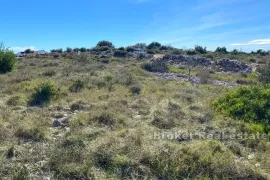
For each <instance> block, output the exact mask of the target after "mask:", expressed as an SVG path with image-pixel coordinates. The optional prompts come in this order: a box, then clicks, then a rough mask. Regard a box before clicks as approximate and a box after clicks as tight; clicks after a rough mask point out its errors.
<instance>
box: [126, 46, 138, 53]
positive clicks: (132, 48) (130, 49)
mask: <svg viewBox="0 0 270 180" xmlns="http://www.w3.org/2000/svg"><path fill="white" fill-rule="evenodd" d="M135 50H136V48H135V47H133V46H128V47H127V52H133V51H135Z"/></svg>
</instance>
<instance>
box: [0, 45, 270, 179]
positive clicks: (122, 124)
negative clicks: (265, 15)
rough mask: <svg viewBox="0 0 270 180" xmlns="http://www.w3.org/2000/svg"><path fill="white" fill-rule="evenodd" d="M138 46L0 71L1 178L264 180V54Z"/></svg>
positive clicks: (269, 147)
mask: <svg viewBox="0 0 270 180" xmlns="http://www.w3.org/2000/svg"><path fill="white" fill-rule="evenodd" d="M136 48H138V47H133V46H130V47H128V48H118V49H116V48H115V47H114V46H112V45H110V44H108V42H104V41H101V42H100V43H99V44H98V45H97V46H96V47H95V48H93V49H89V50H88V49H80V50H76V51H74V50H75V49H67V51H63V50H62V51H60V50H53V51H52V52H51V53H49V54H45V55H33V54H28V55H27V56H25V57H21V58H18V62H17V65H16V66H15V68H14V69H12V70H10V72H5V73H4V72H2V73H1V74H0V140H1V141H0V154H1V156H0V179H184V178H186V179H269V178H270V158H269V154H270V144H269V135H270V133H269V132H270V128H269V117H270V116H268V115H270V112H269V99H268V100H267V98H268V97H269V96H268V95H269V93H270V91H269V86H268V85H267V80H266V82H265V81H263V80H265V79H267V77H266V78H263V77H262V76H260V77H261V78H263V80H261V79H260V78H259V77H258V74H259V73H262V71H258V69H260V68H262V67H267V66H268V65H267V64H268V63H269V60H270V55H269V52H264V51H263V52H262V51H258V52H253V53H244V52H238V51H237V52H236V51H233V52H227V50H225V51H226V52H225V51H224V49H222V48H220V49H217V50H216V51H215V52H211V51H206V49H205V51H204V49H201V48H199V47H198V46H197V47H196V48H195V49H193V50H181V49H177V48H173V47H167V46H161V45H159V44H156V43H152V44H150V45H148V46H147V47H144V48H146V50H145V51H146V53H141V52H134V51H136ZM142 49H143V48H142ZM257 86H260V87H261V88H262V89H260V90H261V91H260V92H261V94H262V96H260V94H259V90H258V89H256V90H255V91H252V93H250V94H249V96H247V98H246V99H244V98H243V101H240V99H241V98H239V96H238V95H239V93H238V89H239V88H240V89H241V88H243V89H244V90H245V88H246V89H250V88H252V87H257ZM244 90H243V92H242V91H241V93H240V97H241V96H243V97H245V91H244ZM257 92H258V94H256V93H257ZM228 93H229V95H227V96H228V97H229V98H231V101H230V100H228V99H226V98H228V97H227V96H226V94H228ZM230 93H231V94H230ZM257 96H260V99H259V101H258V104H259V105H257V104H256V106H257V107H258V108H257V109H256V112H255V113H254V114H255V115H254V114H253V113H252V112H253V109H254V108H255V107H256V106H252V107H248V108H247V109H248V110H243V111H241V110H242V109H241V108H243V107H242V106H241V105H243V104H245V102H246V104H248V103H250V102H249V101H248V100H253V99H257ZM265 97H267V98H265ZM222 98H223V99H222ZM227 100H228V101H227ZM238 100H239V102H238ZM263 100H265V104H264V106H263V105H262V106H260V105H261V104H260V102H262V101H263ZM236 101H237V103H238V104H237V103H235V104H236V105H235V104H234V102H236ZM251 102H255V100H254V101H251ZM267 103H268V104H267ZM239 104H240V105H239ZM234 105H235V106H237V107H236V108H235V107H234V108H235V109H237V111H236V110H235V109H234V108H231V107H233V106H234ZM238 105H239V106H238ZM235 112H237V113H235ZM262 113H265V114H266V115H265V116H264V117H259V115H262ZM267 113H268V114H267ZM246 114H248V116H245V115H246ZM253 115H254V116H253ZM258 133H259V134H258Z"/></svg>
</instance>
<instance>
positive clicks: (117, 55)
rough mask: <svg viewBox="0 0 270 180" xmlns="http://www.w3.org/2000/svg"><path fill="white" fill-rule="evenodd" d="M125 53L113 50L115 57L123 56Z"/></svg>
mask: <svg viewBox="0 0 270 180" xmlns="http://www.w3.org/2000/svg"><path fill="white" fill-rule="evenodd" d="M126 55H127V51H124V50H117V51H115V52H114V56H115V57H125V56H126Z"/></svg>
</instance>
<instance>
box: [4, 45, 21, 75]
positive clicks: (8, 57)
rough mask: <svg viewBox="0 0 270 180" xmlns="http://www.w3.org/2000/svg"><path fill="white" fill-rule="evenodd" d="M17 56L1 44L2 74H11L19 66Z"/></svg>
mask: <svg viewBox="0 0 270 180" xmlns="http://www.w3.org/2000/svg"><path fill="white" fill-rule="evenodd" d="M17 61H18V60H17V58H16V55H15V54H14V53H13V52H12V51H10V50H8V49H5V47H4V44H3V43H0V73H7V72H11V71H12V70H13V69H14V68H15V66H16V64H17Z"/></svg>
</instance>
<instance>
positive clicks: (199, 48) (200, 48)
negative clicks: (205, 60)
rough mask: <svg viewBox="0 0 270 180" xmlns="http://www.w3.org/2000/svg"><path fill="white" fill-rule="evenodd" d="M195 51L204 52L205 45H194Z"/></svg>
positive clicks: (205, 51)
mask: <svg viewBox="0 0 270 180" xmlns="http://www.w3.org/2000/svg"><path fill="white" fill-rule="evenodd" d="M195 51H197V52H199V53H201V54H206V53H207V50H206V47H204V48H203V47H202V46H199V45H196V46H195Z"/></svg>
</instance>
